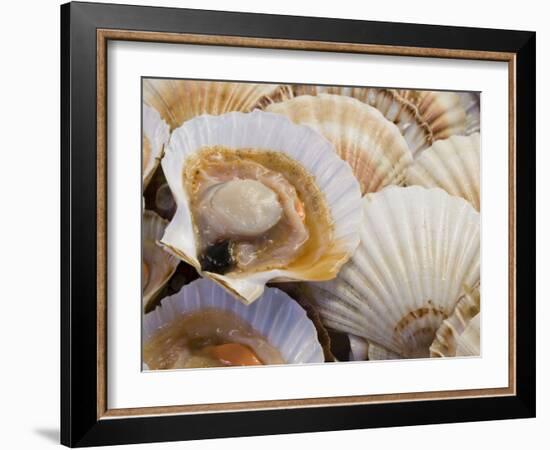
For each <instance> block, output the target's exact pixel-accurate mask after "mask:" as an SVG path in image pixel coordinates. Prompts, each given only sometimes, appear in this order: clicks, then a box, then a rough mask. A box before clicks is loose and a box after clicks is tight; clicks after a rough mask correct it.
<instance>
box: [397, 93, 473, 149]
mask: <svg viewBox="0 0 550 450" xmlns="http://www.w3.org/2000/svg"><path fill="white" fill-rule="evenodd" d="M399 94H400V95H401V96H402V97H404V98H405V99H407V100H409V101H410V102H412V103H413V104H414V105H415V106H416V107H417V109H418V114H419V115H420V117H421V118H422V120H423V121H424V122H425V123H427V124H428V126H429V128H430V130H431V132H432V135H433V140H434V141H436V140H439V139H446V138H448V137H450V136H452V135H454V134H464V133H465V132H466V111H465V109H464V106H463V104H462V101H461V98H460V96H459V95H458V94H457V93H455V92H446V91H415V90H404V89H402V90H399Z"/></svg>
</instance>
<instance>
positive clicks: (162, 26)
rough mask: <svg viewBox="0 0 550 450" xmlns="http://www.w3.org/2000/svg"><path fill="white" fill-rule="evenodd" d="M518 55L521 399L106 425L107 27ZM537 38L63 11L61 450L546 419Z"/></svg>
mask: <svg viewBox="0 0 550 450" xmlns="http://www.w3.org/2000/svg"><path fill="white" fill-rule="evenodd" d="M98 29H113V30H138V31H147V32H164V33H166V32H168V33H192V34H201V35H222V36H241V37H249V38H270V39H284V40H300V41H322V42H335V43H338V42H343V43H353V44H373V45H380V46H402V47H415V48H439V49H451V50H478V51H484V52H496V53H498V52H502V53H512V54H514V55H515V104H516V117H515V123H516V127H515V148H516V154H515V161H516V164H515V179H516V189H515V194H516V221H515V235H516V255H515V261H516V290H515V292H516V293H517V297H516V298H517V301H516V311H515V312H516V323H515V325H516V364H515V379H516V392H515V395H508V396H494V397H483V398H461V399H449V400H426V401H410V402H391V403H381V404H376V403H373V404H354V405H346V406H324V407H307V408H305V407H304V408H292V409H272V410H260V411H234V412H230V413H208V414H200V413H196V414H175V415H158V416H143V417H127V418H116V419H115V420H113V419H112V418H111V419H110V418H102V417H99V418H98V409H97V405H98V391H97V385H98V377H97V361H98V338H99V336H98V333H97V327H96V325H97V316H98V309H97V294H98V292H97V267H98V260H97V245H98V243H97V225H96V221H97V208H96V204H97V200H98V199H97V191H96V185H97V165H96V162H97V135H96V124H97V79H96V63H97V59H96V56H97V42H98V41H97V30H98ZM535 41H536V36H535V33H534V32H527V31H508V30H494V29H479V28H462V27H448V26H433V25H417V24H404V23H388V22H370V21H358V20H342V19H328V18H311V17H293V16H278V15H265V14H249V13H232V12H231V13H230V12H219V11H203V10H190V9H173V8H157V7H141V6H126V5H111V4H93V3H80V2H77V3H69V4H65V5H62V6H61V130H60V133H61V144H62V147H61V443H62V444H64V445H67V446H71V447H81V446H92V445H112V444H126V443H141V442H156V441H176V440H188V439H205V438H214V437H235V436H251V435H267V434H281V433H298V432H318V431H330V430H347V429H356V428H371V427H388V426H403V425H421V424H435V423H447V422H466V421H482V420H495V419H512V418H528V417H534V416H535V381H536V380H535V248H536V247H535V101H536V98H535Z"/></svg>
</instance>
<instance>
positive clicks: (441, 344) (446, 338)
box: [430, 287, 480, 357]
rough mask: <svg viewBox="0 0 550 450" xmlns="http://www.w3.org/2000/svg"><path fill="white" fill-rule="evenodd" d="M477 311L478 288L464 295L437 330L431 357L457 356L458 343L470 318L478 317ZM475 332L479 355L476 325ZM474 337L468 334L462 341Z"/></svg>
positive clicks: (478, 303)
mask: <svg viewBox="0 0 550 450" xmlns="http://www.w3.org/2000/svg"><path fill="white" fill-rule="evenodd" d="M479 309H480V301H479V287H476V288H474V289H472V290H471V291H468V292H466V293H465V294H464V296H463V297H462V298H461V299H460V300H459V302H458V303H457V305H456V307H455V310H454V312H453V314H452V315H451V316H450V317H449V318H448V319H446V320H445V321H443V323H442V324H441V326H440V327H439V330H437V333H436V336H435V339H434V341H433V343H432V345H431V347H430V354H431V356H432V357H437V356H456V355H457V354H458V346H459V342H461V341H462V340H463V338H462V336H463V335H464V333H465V330H466V329H467V328H468V326H469V324H470V321H471V320H472V318H473V317H475V316H477V315H479ZM477 330H478V332H477V339H478V343H477V348H478V353H477V354H479V324H478V325H477ZM474 336H475V333H474ZM474 336H471V335H470V334H468V335H466V337H464V340H465V341H467V340H468V339H470V338H472V337H474ZM470 343H471V341H468V342H466V345H467V346H468V345H469V344H470ZM472 344H473V342H472ZM470 347H471V346H470Z"/></svg>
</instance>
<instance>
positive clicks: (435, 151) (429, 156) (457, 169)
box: [407, 133, 480, 211]
mask: <svg viewBox="0 0 550 450" xmlns="http://www.w3.org/2000/svg"><path fill="white" fill-rule="evenodd" d="M479 167H480V155H479V134H478V133H475V134H472V135H471V136H452V137H450V138H448V139H444V140H440V141H436V142H435V143H434V144H433V145H432V146H431V147H430V148H429V149H427V150H425V151H424V152H422V154H421V155H420V156H419V157H418V158H417V159H416V160H415V162H414V163H413V164H412V165H411V166H410V167H409V168H408V170H407V184H408V185H414V184H417V185H420V186H424V187H440V188H442V189H444V190H445V191H447V192H448V193H449V194H451V195H456V196H459V197H462V198H464V199H466V200H468V201H469V202H470V203H471V204H472V205H473V206H474V208H475V209H477V210H478V211H479V206H480V205H479V198H480V196H479V189H480V169H479Z"/></svg>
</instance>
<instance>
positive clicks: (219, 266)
mask: <svg viewBox="0 0 550 450" xmlns="http://www.w3.org/2000/svg"><path fill="white" fill-rule="evenodd" d="M199 262H200V265H201V268H202V270H204V271H206V272H212V273H219V274H220V275H223V274H224V273H227V272H229V271H230V270H231V269H232V268H233V267H234V266H235V261H234V259H233V243H232V242H231V241H220V242H216V243H215V244H213V245H210V246H208V247H207V248H206V249H205V250H204V252H203V253H202V254H201V255H200V256H199Z"/></svg>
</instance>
